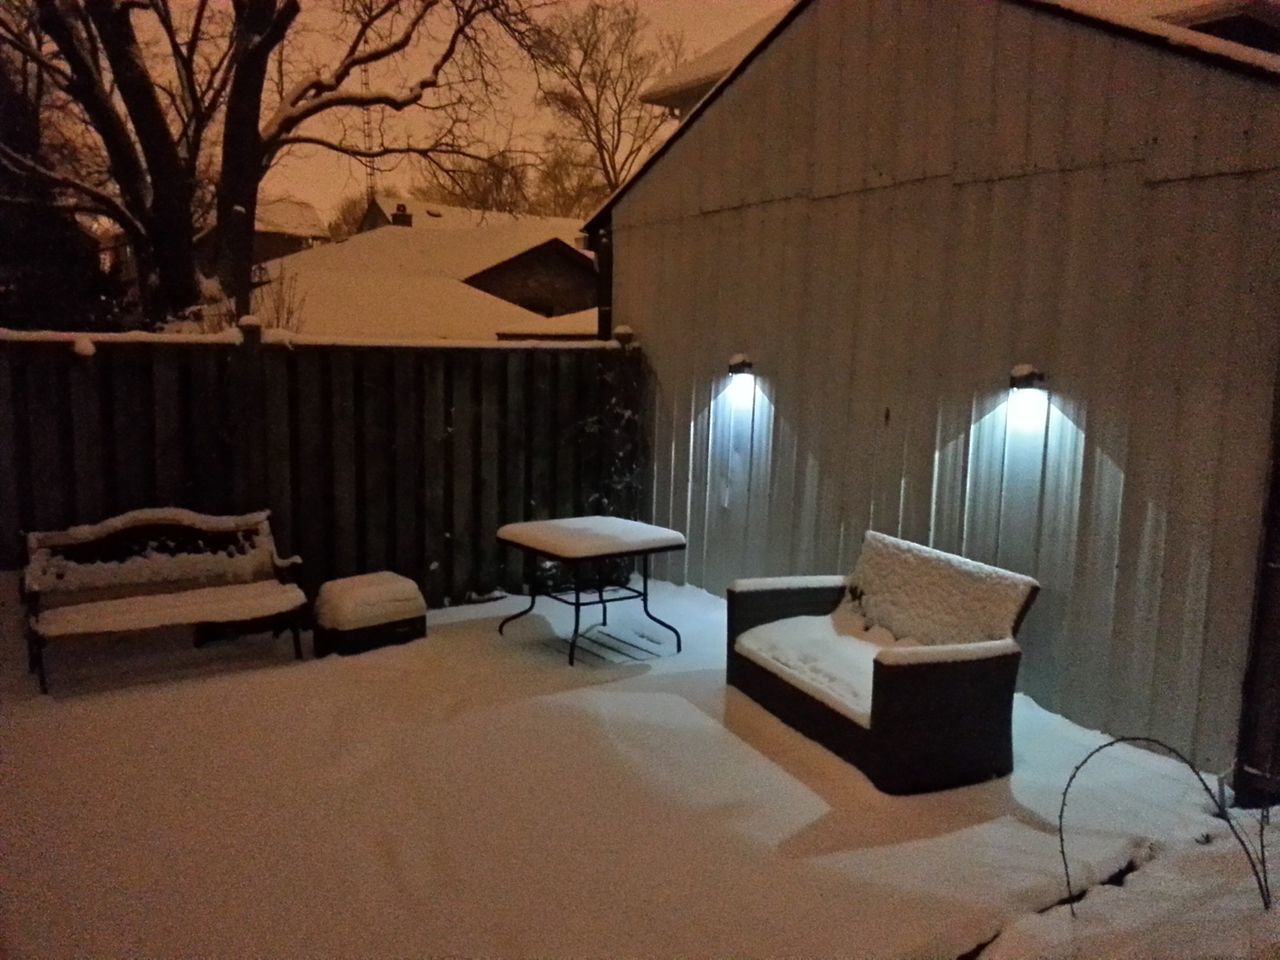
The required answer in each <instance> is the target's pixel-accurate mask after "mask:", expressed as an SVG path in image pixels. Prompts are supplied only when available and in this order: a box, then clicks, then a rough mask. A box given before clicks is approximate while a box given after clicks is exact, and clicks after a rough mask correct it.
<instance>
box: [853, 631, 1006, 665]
mask: <svg viewBox="0 0 1280 960" xmlns="http://www.w3.org/2000/svg"><path fill="white" fill-rule="evenodd" d="M1020 652H1021V648H1020V647H1019V646H1018V644H1017V642H1016V641H1015V640H1014V639H1013V638H1012V637H1005V638H1004V639H1003V640H982V641H979V642H977V643H940V644H933V645H930V646H919V647H905V646H898V645H894V646H892V647H881V648H880V649H879V650H878V651H876V660H877V661H879V662H880V663H884V664H888V665H889V666H894V667H900V666H909V665H911V664H914V663H964V662H966V661H969V660H986V659H988V658H989V657H1001V656H1006V655H1008V654H1011V653H1020Z"/></svg>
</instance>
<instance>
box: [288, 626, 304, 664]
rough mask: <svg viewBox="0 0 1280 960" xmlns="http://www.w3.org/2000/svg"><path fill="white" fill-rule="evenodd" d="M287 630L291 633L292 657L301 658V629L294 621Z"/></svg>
mask: <svg viewBox="0 0 1280 960" xmlns="http://www.w3.org/2000/svg"><path fill="white" fill-rule="evenodd" d="M289 632H290V633H291V634H293V659H295V660H301V659H302V630H301V629H299V627H298V625H297V624H296V623H295V624H294V625H293V626H291V627H290V628H289Z"/></svg>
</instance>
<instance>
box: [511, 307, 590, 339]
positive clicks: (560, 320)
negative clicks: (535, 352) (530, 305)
mask: <svg viewBox="0 0 1280 960" xmlns="http://www.w3.org/2000/svg"><path fill="white" fill-rule="evenodd" d="M599 329H600V311H599V309H598V308H596V307H592V308H591V309H590V310H579V311H578V312H577V313H566V314H564V315H563V316H559V317H538V318H537V319H536V320H529V321H526V322H522V323H519V324H514V325H512V326H510V327H504V328H502V329H500V330H498V331H497V335H498V339H499V340H519V339H523V340H530V339H533V340H563V339H570V338H571V339H586V338H588V337H594V336H595V335H596V333H597V332H598V330H599Z"/></svg>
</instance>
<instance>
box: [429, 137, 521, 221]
mask: <svg viewBox="0 0 1280 960" xmlns="http://www.w3.org/2000/svg"><path fill="white" fill-rule="evenodd" d="M532 166H533V161H532V159H531V158H530V157H528V156H526V155H525V154H523V153H520V152H517V151H512V150H499V151H497V152H495V153H493V154H491V155H489V156H477V157H463V158H461V159H460V160H459V161H458V162H456V163H450V164H435V165H432V166H430V167H428V168H427V170H426V179H425V181H424V182H423V183H420V184H418V185H417V186H415V187H414V188H413V189H412V190H411V191H410V192H411V193H412V194H413V195H414V196H415V197H418V198H420V199H423V200H434V201H436V202H438V203H448V204H454V205H457V206H464V207H472V208H474V209H477V210H495V211H498V212H500V213H528V212H529V180H530V173H531V168H532Z"/></svg>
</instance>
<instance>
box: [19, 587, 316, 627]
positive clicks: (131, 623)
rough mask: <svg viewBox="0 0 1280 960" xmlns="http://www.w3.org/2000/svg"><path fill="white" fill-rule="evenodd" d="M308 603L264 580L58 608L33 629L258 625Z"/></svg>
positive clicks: (37, 619) (301, 596)
mask: <svg viewBox="0 0 1280 960" xmlns="http://www.w3.org/2000/svg"><path fill="white" fill-rule="evenodd" d="M306 603H307V597H306V594H304V593H303V592H302V591H301V590H300V589H299V588H298V587H296V586H295V585H294V584H291V583H280V582H279V581H278V580H260V581H258V582H257V583H235V584H228V585H225V586H218V587H201V588H199V589H196V590H182V591H179V592H177V593H150V594H146V595H144V596H135V597H120V598H118V599H115V600H98V601H95V602H93V603H79V604H75V605H73V606H69V607H55V608H54V609H52V610H45V611H44V612H42V613H41V614H40V615H39V616H37V617H34V618H33V619H32V626H33V627H34V628H35V630H36V632H37V633H39V634H40V635H41V636H44V637H65V636H73V635H84V634H92V633H119V632H122V631H126V630H153V629H155V628H157V627H173V626H187V625H194V624H200V623H234V622H236V621H238V620H254V619H257V618H258V617H269V616H273V615H275V614H278V613H287V612H288V611H290V610H297V609H298V608H299V607H304V606H306Z"/></svg>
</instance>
